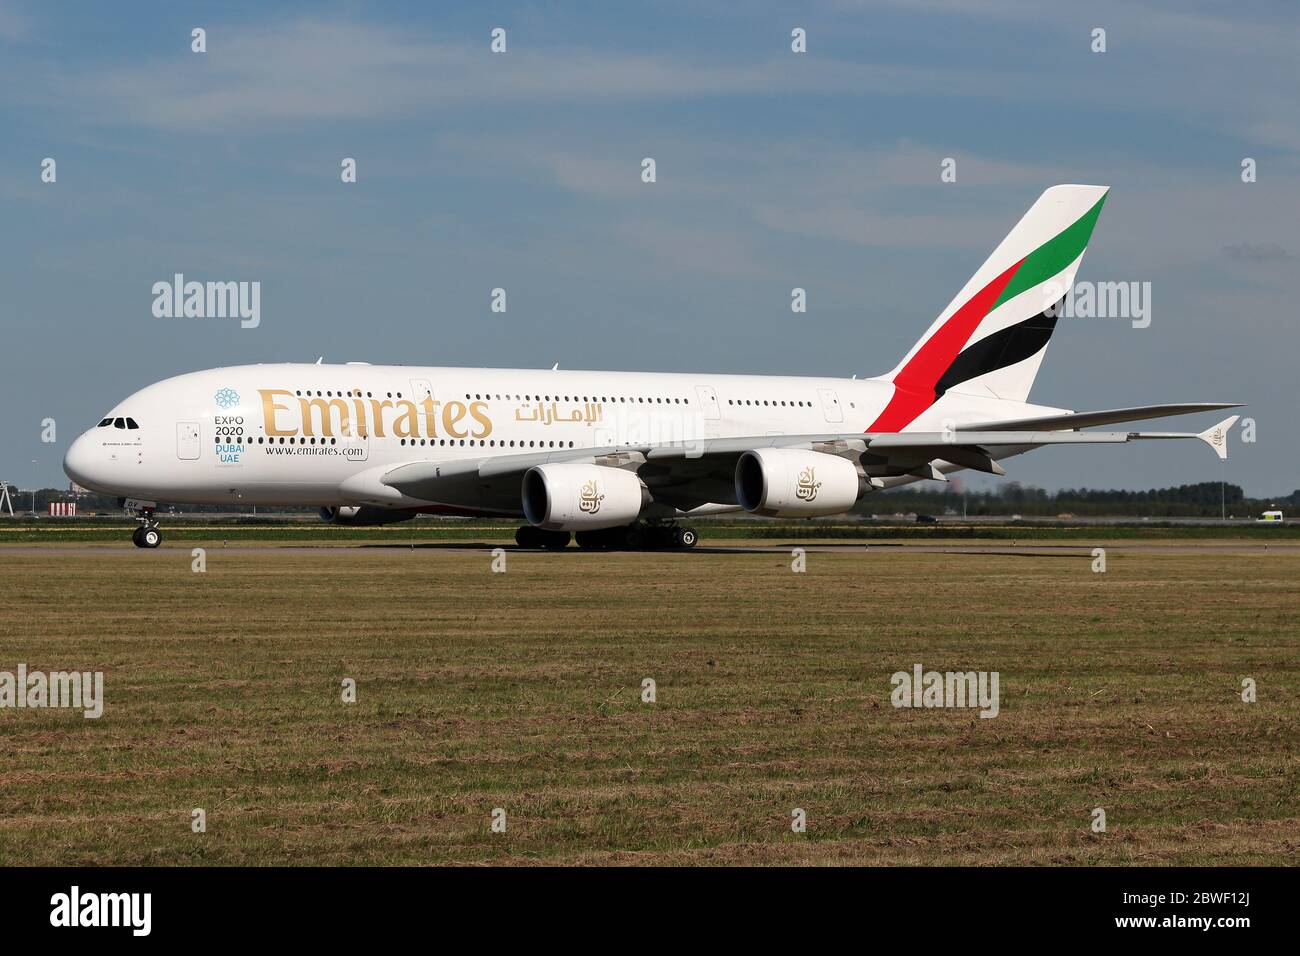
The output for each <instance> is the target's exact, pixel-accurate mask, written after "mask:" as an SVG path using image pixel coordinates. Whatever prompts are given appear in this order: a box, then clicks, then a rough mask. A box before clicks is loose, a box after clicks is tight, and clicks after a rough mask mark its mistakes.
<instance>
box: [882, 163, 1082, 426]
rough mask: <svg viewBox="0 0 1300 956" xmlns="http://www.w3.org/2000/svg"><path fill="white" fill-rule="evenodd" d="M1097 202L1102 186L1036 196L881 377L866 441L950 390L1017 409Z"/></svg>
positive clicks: (908, 418)
mask: <svg viewBox="0 0 1300 956" xmlns="http://www.w3.org/2000/svg"><path fill="white" fill-rule="evenodd" d="M1105 201H1106V188H1105V187H1103V186H1054V187H1052V188H1051V189H1049V190H1047V191H1046V192H1045V193H1043V195H1042V196H1041V197H1039V199H1038V201H1037V202H1036V203H1034V205H1033V206H1032V207H1031V208H1030V210H1029V212H1027V213H1025V215H1024V218H1023V219H1021V220H1020V222H1019V223H1018V224H1017V225H1016V227H1015V228H1014V229H1013V230H1012V231H1011V233H1010V234H1009V235H1008V236H1007V237H1006V239H1004V240H1003V241H1002V244H1001V245H999V246H998V248H997V249H996V250H995V251H994V252H993V255H991V256H990V257H989V259H988V261H987V262H985V263H984V265H983V266H981V267H980V270H979V271H978V272H976V273H975V275H974V276H973V277H972V278H971V280H970V281H969V282H968V283H966V287H965V288H964V289H962V291H961V292H960V293H958V295H957V297H956V298H955V299H953V301H952V303H950V304H949V306H948V308H947V309H945V310H944V312H943V314H941V315H940V316H939V318H938V319H937V320H936V321H935V323H934V324H933V325H932V326H931V327H930V329H929V330H928V331H927V332H926V334H925V335H924V336H923V337H922V338H921V340H920V341H919V342H917V343H916V345H914V346H913V347H912V350H911V351H910V352H909V353H908V354H907V356H906V357H904V359H903V361H902V362H900V363H899V365H898V367H897V368H896V369H894V371H893V372H891V373H890V374H889V375H888V376H886V378H887V379H888V380H889V381H891V382H892V383H893V385H894V393H893V395H892V397H891V398H890V400H889V403H888V404H887V405H886V406H885V409H884V410H883V411H882V412H881V413H880V415H879V416H877V418H876V420H875V421H874V422H873V423H872V424H871V426H870V427H869V428H868V429H867V431H868V432H897V431H902V430H903V429H904V428H906V427H907V426H908V425H909V424H911V423H912V422H913V421H914V420H915V419H916V418H917V416H918V415H920V414H921V413H922V412H924V411H925V410H926V409H928V408H929V407H930V406H932V405H933V404H934V403H935V402H936V401H938V399H939V398H941V397H942V396H943V395H944V393H945V392H948V391H949V390H956V391H961V392H967V393H972V394H979V395H985V396H988V397H993V398H1000V399H1006V400H1010V401H1018V402H1023V401H1025V399H1026V398H1027V397H1028V396H1029V388H1030V386H1031V385H1032V384H1033V380H1034V376H1035V374H1037V372H1038V367H1039V365H1040V364H1041V363H1042V360H1043V355H1044V354H1045V352H1046V351H1047V342H1048V340H1049V339H1050V338H1051V335H1052V330H1053V329H1054V328H1055V327H1056V306H1057V305H1058V303H1059V302H1060V301H1061V300H1062V299H1063V298H1064V297H1065V296H1066V295H1067V294H1068V292H1069V290H1070V287H1071V286H1072V285H1073V283H1074V275H1075V272H1076V271H1077V270H1078V268H1079V263H1080V262H1081V261H1082V260H1083V252H1084V249H1085V248H1087V245H1088V239H1089V237H1090V236H1091V235H1092V229H1093V226H1094V225H1095V224H1096V222H1097V217H1098V216H1099V215H1100V214H1101V207H1102V204H1103V203H1104V202H1105Z"/></svg>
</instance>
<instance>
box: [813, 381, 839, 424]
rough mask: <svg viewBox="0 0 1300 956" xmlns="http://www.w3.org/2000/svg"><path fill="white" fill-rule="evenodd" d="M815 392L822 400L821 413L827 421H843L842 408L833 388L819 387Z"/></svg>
mask: <svg viewBox="0 0 1300 956" xmlns="http://www.w3.org/2000/svg"><path fill="white" fill-rule="evenodd" d="M817 394H818V395H819V396H820V397H821V400H822V414H823V415H825V416H826V420H827V421H828V422H842V421H844V409H842V408H840V399H839V396H838V395H836V394H835V389H833V388H819V389H817Z"/></svg>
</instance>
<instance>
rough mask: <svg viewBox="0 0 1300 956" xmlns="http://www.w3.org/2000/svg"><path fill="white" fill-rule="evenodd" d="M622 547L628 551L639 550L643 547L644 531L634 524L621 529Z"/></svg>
mask: <svg viewBox="0 0 1300 956" xmlns="http://www.w3.org/2000/svg"><path fill="white" fill-rule="evenodd" d="M623 547H625V548H627V550H629V551H640V550H641V549H642V548H644V547H645V532H644V531H642V530H641V529H640V528H638V527H637V526H636V525H628V526H627V527H626V528H624V529H623Z"/></svg>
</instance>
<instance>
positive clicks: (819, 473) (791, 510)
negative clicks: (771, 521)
mask: <svg viewBox="0 0 1300 956" xmlns="http://www.w3.org/2000/svg"><path fill="white" fill-rule="evenodd" d="M865 487H866V483H865V481H864V480H863V479H862V478H861V477H859V475H858V469H857V468H856V467H855V466H854V464H853V462H851V461H849V460H848V459H846V458H839V457H837V456H835V455H827V454H824V453H823V452H819V451H801V450H799V449H797V448H755V449H752V450H750V451H747V452H745V453H744V454H743V455H741V456H740V460H739V461H737V462H736V501H737V502H738V503H739V504H740V506H741V507H742V508H744V509H745V510H746V511H748V512H749V513H750V514H756V515H763V516H764V517H767V518H818V517H822V516H824V515H837V514H842V513H843V512H845V511H848V510H849V509H850V508H852V507H853V505H854V504H855V503H856V502H857V500H858V497H859V496H860V495H861V494H862V492H863V490H864V489H865Z"/></svg>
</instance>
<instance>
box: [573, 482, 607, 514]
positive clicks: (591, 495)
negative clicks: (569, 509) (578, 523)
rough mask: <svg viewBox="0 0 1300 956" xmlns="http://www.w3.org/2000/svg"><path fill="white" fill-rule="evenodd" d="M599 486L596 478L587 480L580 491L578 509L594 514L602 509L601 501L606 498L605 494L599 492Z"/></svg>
mask: <svg viewBox="0 0 1300 956" xmlns="http://www.w3.org/2000/svg"><path fill="white" fill-rule="evenodd" d="M599 491H600V489H599V487H598V486H597V485H596V479H594V478H593V479H592V480H591V481H589V482H587V483H586V484H585V485H583V486H582V488H581V489H580V490H579V491H578V509H579V510H580V511H582V512H584V513H586V514H589V515H594V514H595V513H596V512H597V511H599V510H600V503H601V502H602V501H604V500H605V496H604V495H602V494H599Z"/></svg>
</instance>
